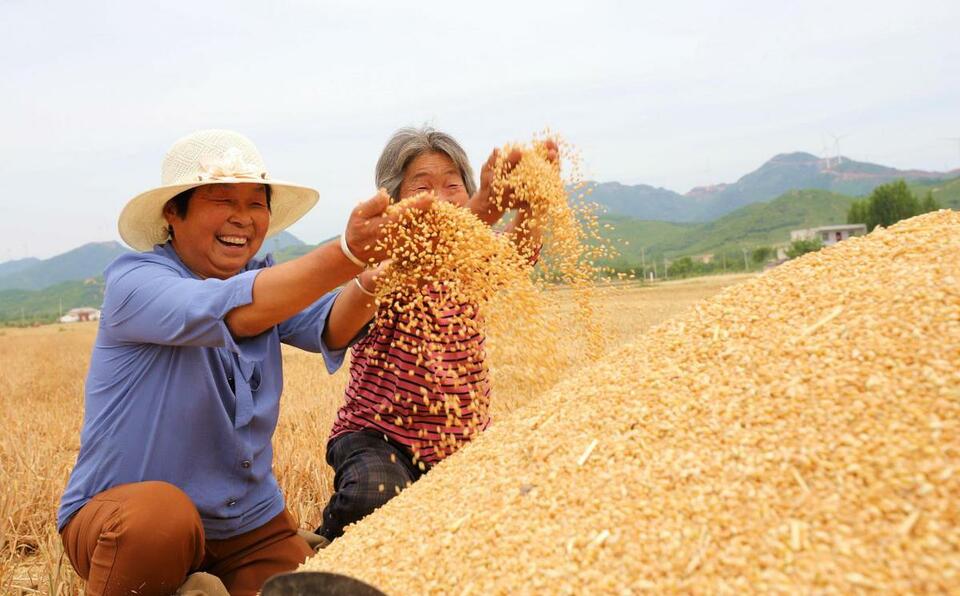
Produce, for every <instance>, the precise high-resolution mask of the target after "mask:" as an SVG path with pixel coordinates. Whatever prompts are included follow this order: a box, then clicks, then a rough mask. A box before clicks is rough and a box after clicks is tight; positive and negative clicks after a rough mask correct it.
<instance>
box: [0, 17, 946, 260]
mask: <svg viewBox="0 0 960 596" xmlns="http://www.w3.org/2000/svg"><path fill="white" fill-rule="evenodd" d="M651 4H652V3H646V2H599V1H594V2H590V3H589V4H588V3H586V2H583V3H564V2H556V1H554V2H544V3H533V2H521V1H517V0H513V1H511V2H503V3H501V2H493V1H483V2H473V3H463V2H451V1H448V2H432V1H424V0H417V1H416V2H403V3H387V2H382V3H363V2H279V1H278V2H263V1H260V2H237V1H232V2H227V1H222V2H206V1H192V2H175V1H170V0H168V1H166V2H162V3H161V2H129V1H127V2H105V1H104V2H65V1H64V2H43V1H38V0H31V1H27V0H0V73H2V74H0V123H2V125H0V139H2V142H0V176H2V177H3V180H4V185H3V186H4V191H3V196H2V199H0V201H2V202H0V205H2V213H3V216H2V217H0V261H5V260H9V259H14V258H21V257H24V256H37V257H49V256H52V255H54V254H57V253H59V252H63V251H65V250H68V249H70V248H73V247H75V246H78V245H80V244H82V243H85V242H90V241H96V240H111V239H119V236H118V235H117V233H116V218H117V215H118V214H119V212H120V209H121V208H122V206H123V204H124V203H125V202H126V200H127V199H129V198H130V197H132V196H134V195H135V194H137V193H139V192H141V191H144V190H147V189H148V188H150V187H153V186H155V185H157V184H158V182H159V176H160V161H161V159H162V157H163V154H164V153H165V151H166V150H167V148H168V147H169V146H170V144H171V143H172V142H173V141H174V140H176V139H177V138H179V137H180V136H182V135H184V134H186V133H189V132H190V131H192V130H196V129H199V128H231V129H235V130H238V131H241V132H243V133H245V134H247V135H248V136H250V137H251V138H252V139H253V140H254V141H255V142H256V143H257V145H258V147H259V148H260V151H261V153H262V154H263V155H264V158H265V160H266V162H267V168H268V170H269V172H270V174H271V176H273V177H275V178H280V179H287V180H292V181H297V182H300V183H303V184H308V185H312V186H314V187H316V188H317V189H318V190H319V191H320V197H321V199H320V203H319V204H318V205H317V207H316V208H314V210H313V211H312V212H310V213H309V214H307V215H306V216H305V217H304V219H303V220H301V222H300V223H298V224H296V225H295V226H294V227H293V228H291V231H292V232H293V233H295V234H297V235H298V236H300V237H301V238H302V239H304V240H306V241H308V242H317V241H319V240H320V239H322V238H325V237H328V236H331V235H334V234H337V233H338V232H339V231H340V229H341V228H342V225H343V223H344V221H345V219H346V214H347V213H348V212H349V209H350V208H351V206H352V205H353V204H355V203H356V202H357V201H358V200H359V199H361V198H366V197H369V196H370V195H372V194H373V192H374V190H375V189H374V181H373V167H374V164H375V162H376V159H377V157H378V155H379V152H380V150H381V149H382V147H383V144H384V143H385V141H386V140H387V138H388V137H389V136H390V134H391V133H392V132H393V131H394V130H395V129H396V128H397V127H400V126H405V125H419V124H424V123H428V124H431V125H434V126H436V127H438V128H440V129H443V130H446V131H448V132H450V133H452V134H453V135H454V136H455V137H457V138H458V139H459V140H460V142H461V143H462V144H463V145H464V147H466V149H467V151H468V152H469V154H470V156H471V159H472V160H473V161H474V162H475V163H477V164H478V163H479V162H480V161H481V160H482V159H484V158H485V157H486V155H487V154H488V153H489V151H490V150H491V149H492V148H493V147H494V146H499V145H502V144H503V143H505V142H508V141H517V140H527V139H529V138H530V137H531V135H532V134H533V133H534V132H536V131H538V130H540V129H543V128H544V127H550V128H551V129H553V130H555V131H557V132H559V133H561V134H562V135H563V136H564V137H565V138H566V139H568V140H569V141H571V142H572V143H574V144H575V145H576V146H577V147H579V149H580V151H581V152H582V155H583V160H584V164H585V166H586V173H587V174H588V175H589V176H590V177H591V178H593V179H597V180H602V181H608V180H619V181H621V182H626V183H646V184H653V185H657V186H665V187H667V188H671V189H674V190H677V191H680V192H685V191H687V190H689V189H690V188H691V187H693V186H697V185H702V184H710V183H716V182H723V181H734V180H736V179H737V178H738V177H740V176H741V175H743V174H744V173H746V172H748V171H750V170H752V169H754V168H756V167H757V166H759V165H760V164H761V163H762V162H763V161H765V160H766V159H768V158H769V157H771V156H772V155H773V154H775V153H779V152H785V151H794V150H805V151H810V152H813V153H817V154H823V153H824V148H825V146H829V149H828V151H829V152H830V153H832V152H833V140H832V138H830V136H829V135H830V134H836V135H847V136H845V137H844V138H843V139H842V141H841V148H842V151H843V153H844V154H845V155H848V156H850V157H853V158H857V159H865V160H871V161H877V162H880V163H884V164H887V165H892V166H896V167H900V168H923V169H938V170H943V169H950V168H955V167H960V149H958V145H957V142H956V141H953V142H951V141H948V140H945V139H944V137H960V2H957V0H945V1H942V2H938V1H924V0H919V1H912V2H902V1H898V2H878V1H876V0H873V1H869V2H844V1H841V0H835V1H832V2H812V1H807V2H789V3H788V2H785V1H782V0H774V1H771V0H765V1H759V0H758V1H750V2H741V1H729V0H728V1H726V2H708V1H704V2H682V1H671V2H659V3H656V5H655V6H653V5H651Z"/></svg>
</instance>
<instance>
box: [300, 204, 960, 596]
mask: <svg viewBox="0 0 960 596" xmlns="http://www.w3.org/2000/svg"><path fill="white" fill-rule="evenodd" d="M957 254H960V214H958V213H956V212H950V211H940V212H937V213H931V214H927V215H924V216H920V217H916V218H913V219H911V220H908V221H905V222H901V223H900V224H898V225H896V226H893V227H891V228H890V229H887V230H878V231H875V232H874V233H872V234H870V235H869V236H867V237H865V238H857V239H851V240H848V241H845V242H843V243H840V244H839V245H837V246H836V247H833V248H829V249H825V250H823V251H820V252H818V253H813V254H809V255H806V256H804V257H802V258H800V259H797V260H795V261H793V262H791V263H788V264H786V265H783V266H781V267H778V268H777V269H775V270H773V271H771V272H768V273H766V274H764V275H762V276H760V277H758V278H755V279H753V280H750V281H749V282H747V283H744V284H742V285H739V286H737V287H735V288H732V289H730V290H727V291H725V292H723V293H722V294H720V295H718V297H715V298H713V299H710V300H708V301H705V302H704V303H702V304H701V305H700V306H699V307H698V308H696V309H695V311H694V312H693V313H691V314H690V315H689V316H685V317H682V318H678V319H675V320H672V321H669V322H668V323H666V324H664V325H661V326H659V327H658V328H656V329H655V330H654V331H652V332H651V333H650V334H649V335H648V336H647V337H646V338H644V340H643V341H642V342H638V343H634V344H631V345H628V346H625V347H623V348H622V349H620V350H618V351H616V352H614V353H612V354H610V355H609V357H607V358H605V359H603V360H602V361H600V362H599V363H597V364H595V365H594V366H592V367H590V368H588V369H585V370H583V371H582V372H581V374H578V375H575V376H573V377H571V378H569V379H567V380H565V381H563V382H561V383H560V384H559V385H557V386H556V387H555V388H554V389H553V390H551V391H550V392H549V394H548V395H547V396H545V397H544V398H543V400H541V401H540V402H539V403H538V404H537V407H536V408H529V409H521V410H518V411H516V412H514V414H512V415H511V416H509V417H507V418H505V419H502V420H500V422H499V423H498V424H496V425H495V426H493V427H492V428H491V429H489V430H488V431H487V432H485V433H484V434H482V435H481V436H480V437H479V438H477V439H476V440H475V441H474V442H473V443H472V444H471V445H469V446H468V447H467V448H466V449H463V450H461V451H460V452H458V453H456V454H454V455H453V456H452V457H451V458H449V459H447V460H446V461H444V462H443V463H441V464H440V465H438V466H437V467H436V468H435V469H434V470H433V471H431V472H430V473H429V474H428V475H427V476H425V477H424V478H423V479H421V480H420V481H419V482H417V483H416V484H415V485H413V487H411V488H410V489H408V490H406V491H405V492H403V493H402V494H401V495H400V496H399V497H397V498H396V499H394V500H392V501H391V502H390V503H388V504H387V505H386V506H385V507H383V508H382V509H380V510H378V511H377V512H375V513H374V514H373V515H371V516H370V517H368V518H367V519H365V520H364V521H362V522H360V523H359V524H357V525H356V526H353V527H351V528H348V530H347V533H346V535H345V536H344V537H343V538H341V539H339V540H337V541H336V542H334V544H333V545H331V546H330V547H329V548H328V549H326V550H325V551H321V552H320V553H319V554H318V555H317V556H316V557H314V558H313V559H311V560H309V561H308V562H307V563H306V565H305V568H306V569H314V570H320V569H323V570H333V571H338V572H341V573H346V574H349V575H353V576H355V577H358V578H360V579H363V580H365V581H367V582H369V583H372V584H374V585H377V586H379V587H380V588H382V589H384V590H385V591H387V592H388V593H394V594H417V593H419V594H422V593H457V594H467V593H473V594H478V593H479V594H485V593H514V592H540V593H578V594H579V593H590V592H592V593H600V592H602V593H630V592H634V591H642V590H647V589H649V590H654V591H658V592H663V591H695V592H721V593H740V592H771V591H777V592H791V593H793V592H810V591H813V592H839V593H851V592H860V591H865V590H869V589H876V590H883V591H893V592H951V591H953V592H956V591H957V590H958V589H960V499H958V498H957V495H960V366H958V364H960V283H958V280H960V259H958V258H957Z"/></svg>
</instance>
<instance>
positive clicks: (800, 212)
mask: <svg viewBox="0 0 960 596" xmlns="http://www.w3.org/2000/svg"><path fill="white" fill-rule="evenodd" d="M853 201H854V198H853V197H848V196H845V195H840V194H836V193H832V192H829V191H825V190H794V191H789V192H787V193H784V194H783V195H781V196H779V197H777V198H776V199H774V200H773V201H770V202H769V203H755V204H753V205H747V206H746V207H741V208H740V209H737V210H736V211H734V212H733V213H729V214H727V215H725V216H723V217H721V218H720V219H717V220H715V221H712V222H708V223H704V224H676V223H668V222H662V221H643V220H637V219H632V218H629V217H624V216H605V217H603V218H602V221H603V222H604V223H609V224H610V225H612V226H613V228H614V229H613V230H609V231H608V232H607V237H608V238H610V239H612V240H613V241H614V244H615V245H616V246H617V247H618V249H619V251H620V253H621V254H622V257H621V258H620V259H618V263H619V264H623V263H625V262H631V263H640V261H641V258H646V259H649V258H662V257H667V258H671V259H672V258H676V257H680V256H694V255H700V254H705V253H710V254H712V253H716V252H721V251H739V250H740V249H741V248H749V249H752V248H755V247H758V246H773V245H777V244H784V243H786V242H788V241H789V240H790V231H791V230H796V229H801V228H811V227H816V226H823V225H830V224H837V223H845V222H846V220H847V210H848V209H849V207H850V204H851V203H852V202H853ZM641 251H642V252H641Z"/></svg>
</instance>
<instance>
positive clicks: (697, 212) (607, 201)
mask: <svg viewBox="0 0 960 596" xmlns="http://www.w3.org/2000/svg"><path fill="white" fill-rule="evenodd" d="M958 175H960V170H954V171H952V172H926V171H922V170H898V169H896V168H891V167H887V166H882V165H878V164H873V163H867V162H860V161H855V160H852V159H848V158H845V157H835V158H821V157H817V156H816V155H812V154H810V153H803V152H795V153H781V154H779V155H775V156H774V157H772V158H771V159H769V160H768V161H767V162H766V163H764V164H763V165H761V166H760V167H759V168H757V169H756V170H754V171H752V172H750V173H749V174H746V175H745V176H743V177H742V178H740V179H739V180H737V181H736V182H733V183H729V184H726V183H725V184H716V185H713V186H700V187H697V188H694V189H692V190H690V191H689V192H687V193H686V194H680V193H677V192H674V191H672V190H669V189H666V188H657V187H654V186H648V185H645V184H639V185H624V184H620V183H619V182H602V183H593V184H592V185H591V186H592V188H593V191H592V194H591V195H590V200H592V201H595V202H597V203H599V204H601V205H603V206H605V207H606V208H607V212H608V213H610V214H614V215H628V216H630V217H634V218H637V219H647V220H657V221H669V222H706V221H711V220H714V219H717V218H718V217H721V216H723V215H726V214H727V213H730V212H732V211H735V210H737V209H739V208H740V207H743V206H745V205H751V204H753V203H760V202H764V201H770V200H772V199H775V198H776V197H779V196H780V195H782V194H783V193H785V192H787V191H790V190H804V189H819V190H827V191H830V192H834V193H839V194H845V195H850V196H859V195H865V194H868V193H869V192H870V191H872V190H873V189H874V188H876V187H877V186H880V185H881V184H885V183H887V182H891V181H893V180H898V179H901V178H902V179H904V180H906V181H907V182H908V183H919V182H931V181H937V180H943V179H947V178H951V177H954V176H958Z"/></svg>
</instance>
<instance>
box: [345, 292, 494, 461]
mask: <svg viewBox="0 0 960 596" xmlns="http://www.w3.org/2000/svg"><path fill="white" fill-rule="evenodd" d="M423 291H424V292H425V295H426V297H427V300H426V302H428V303H432V306H431V308H429V309H428V310H429V312H420V311H418V312H413V313H409V312H405V313H398V312H396V311H395V310H390V309H386V308H384V309H382V310H381V311H380V312H379V313H378V315H379V316H378V322H377V324H376V325H374V326H373V327H372V328H371V330H370V332H369V333H368V334H367V336H366V337H364V338H363V339H362V340H360V341H359V342H357V344H356V345H354V347H353V351H352V353H351V360H350V381H349V382H348V384H347V390H346V399H345V402H344V404H343V406H342V407H341V408H340V411H339V412H338V413H337V419H336V421H335V422H334V424H333V430H332V432H331V434H330V438H331V439H333V438H336V437H338V436H340V435H342V434H344V433H348V432H355V431H360V430H373V431H376V432H379V433H383V434H384V435H386V436H387V437H388V438H389V439H391V440H392V441H395V442H397V443H399V444H401V445H404V446H406V447H407V448H408V449H409V450H410V452H411V453H412V454H413V457H414V461H417V460H418V459H419V460H422V461H424V462H425V463H426V464H433V463H436V462H438V461H440V460H441V459H443V458H444V457H446V456H447V455H450V454H451V453H453V452H454V451H456V450H457V449H458V448H459V447H460V445H462V444H463V443H465V442H467V441H469V440H470V439H471V438H472V437H473V436H474V435H476V434H477V433H478V432H480V431H481V430H483V429H485V428H486V427H487V425H489V423H490V416H489V413H488V405H489V403H490V381H489V377H488V371H487V365H486V354H485V352H484V340H485V338H484V336H483V333H482V327H481V319H480V316H479V314H478V313H477V310H476V308H475V307H473V306H472V305H469V304H457V303H453V302H450V301H449V300H446V301H443V302H441V301H442V300H443V299H442V298H441V294H440V292H439V291H437V290H435V289H425V290H423ZM437 331H440V333H439V334H438V333H437Z"/></svg>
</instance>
